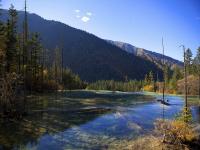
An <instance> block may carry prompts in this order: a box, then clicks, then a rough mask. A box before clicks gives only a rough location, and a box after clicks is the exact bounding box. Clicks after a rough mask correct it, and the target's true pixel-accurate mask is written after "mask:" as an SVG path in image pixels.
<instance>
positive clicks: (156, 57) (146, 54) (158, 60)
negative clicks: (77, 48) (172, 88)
mask: <svg viewBox="0 0 200 150" xmlns="http://www.w3.org/2000/svg"><path fill="white" fill-rule="evenodd" d="M107 41H108V42H109V43H111V44H113V45H115V46H117V47H119V48H121V49H123V50H124V51H126V52H128V53H131V54H134V55H135V56H139V57H141V58H144V59H146V60H149V61H151V62H154V63H155V64H156V65H157V66H159V67H161V64H162V58H163V55H162V54H159V53H156V52H152V51H149V50H146V49H143V48H138V47H135V46H133V45H131V44H128V43H124V42H118V41H111V40H107ZM164 59H165V62H166V64H167V65H168V66H169V67H170V68H173V67H174V65H177V66H179V67H183V62H181V61H178V60H176V59H173V58H171V57H168V56H164Z"/></svg>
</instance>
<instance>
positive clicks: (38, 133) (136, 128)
mask: <svg viewBox="0 0 200 150" xmlns="http://www.w3.org/2000/svg"><path fill="white" fill-rule="evenodd" d="M157 98H159V96H157V95H152V94H151V95H150V94H144V93H122V92H109V91H98V92H95V91H72V92H63V93H57V94H49V95H43V96H37V97H29V98H28V101H29V104H28V106H27V110H28V115H27V116H25V117H24V119H23V120H21V121H14V120H13V121H8V120H7V121H6V120H0V149H39V150H44V149H48V150H51V149H52V150H54V149H55V150H59V149H76V150H77V149H106V148H107V146H108V145H109V143H111V142H114V141H115V140H120V139H123V140H124V139H127V140H129V139H132V138H136V137H138V136H140V135H143V134H147V133H149V132H151V131H152V129H153V127H154V125H153V123H154V121H155V120H156V119H158V118H163V117H164V118H169V119H170V118H174V117H175V116H176V115H177V114H178V113H179V112H180V110H181V109H182V106H183V100H182V98H181V97H177V96H167V99H168V100H169V103H170V104H171V105H170V106H163V105H161V104H160V103H158V102H157V101H156V99H157ZM192 113H193V116H194V120H195V121H197V122H198V121H200V117H199V110H198V109H196V108H195V107H192Z"/></svg>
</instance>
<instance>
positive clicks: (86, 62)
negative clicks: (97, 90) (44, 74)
mask: <svg viewBox="0 0 200 150" xmlns="http://www.w3.org/2000/svg"><path fill="white" fill-rule="evenodd" d="M7 18H8V11H7V10H3V11H2V15H1V19H2V20H4V21H6V20H7ZM23 20H24V12H21V11H19V12H18V31H20V32H22V27H23ZM28 26H29V32H38V33H39V34H40V36H41V40H42V44H43V45H44V46H45V48H47V49H48V50H49V58H50V61H51V57H53V55H54V53H53V52H54V51H53V50H54V49H55V48H56V46H59V47H60V48H63V55H64V62H63V63H64V67H69V68H70V69H71V70H72V71H73V72H74V73H77V74H79V76H80V77H81V79H83V80H86V81H88V82H92V81H96V80H111V79H114V80H125V79H144V77H145V74H147V73H149V72H150V71H153V72H154V73H155V74H157V73H158V75H159V78H162V71H161V69H159V67H158V66H157V65H155V64H154V63H153V62H151V61H149V60H146V59H143V58H141V57H138V56H135V55H132V54H130V53H127V52H125V51H123V50H121V48H119V47H117V46H114V45H112V44H109V43H108V42H106V41H105V40H103V39H100V38H98V37H96V36H95V35H92V34H89V33H87V32H84V31H81V30H78V29H75V28H72V27H70V26H68V25H66V24H63V23H61V22H57V21H50V20H45V19H43V18H42V17H40V16H38V15H36V14H28Z"/></svg>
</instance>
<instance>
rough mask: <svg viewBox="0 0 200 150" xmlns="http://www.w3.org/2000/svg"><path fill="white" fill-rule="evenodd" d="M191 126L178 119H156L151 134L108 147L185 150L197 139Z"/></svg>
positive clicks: (133, 149) (140, 149)
mask: <svg viewBox="0 0 200 150" xmlns="http://www.w3.org/2000/svg"><path fill="white" fill-rule="evenodd" d="M192 129H193V128H192V126H191V125H189V124H187V123H185V122H184V121H180V120H173V121H169V120H166V121H163V120H158V121H157V122H156V124H155V131H154V132H153V134H152V135H148V136H144V137H140V138H138V139H136V140H130V141H126V140H123V141H117V142H114V143H112V144H111V145H110V147H109V148H108V149H111V150H112V149H113V150H114V149H116V150H187V149H191V147H190V145H192V143H193V142H194V141H197V135H196V133H195V132H194V130H192Z"/></svg>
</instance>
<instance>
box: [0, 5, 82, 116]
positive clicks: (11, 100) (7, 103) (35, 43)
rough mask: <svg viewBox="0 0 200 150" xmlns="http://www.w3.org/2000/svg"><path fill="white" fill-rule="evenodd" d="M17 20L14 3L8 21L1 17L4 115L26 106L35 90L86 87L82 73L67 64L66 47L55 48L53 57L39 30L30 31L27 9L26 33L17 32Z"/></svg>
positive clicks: (0, 94)
mask: <svg viewBox="0 0 200 150" xmlns="http://www.w3.org/2000/svg"><path fill="white" fill-rule="evenodd" d="M17 21H18V17H17V11H16V10H15V9H14V6H13V5H11V7H10V9H9V19H8V20H7V22H6V23H5V22H2V21H0V107H1V108H2V109H1V111H2V112H3V114H4V115H8V114H12V115H15V114H16V113H18V109H20V110H23V108H22V107H24V105H25V104H24V103H26V96H27V95H29V94H32V93H33V92H34V93H35V92H48V91H54V90H56V91H57V90H63V89H70V90H71V89H82V88H85V86H86V84H85V83H84V82H82V81H81V79H80V78H79V77H78V75H75V74H73V73H72V71H70V70H69V69H67V68H63V50H62V48H60V47H56V48H55V50H54V55H53V57H51V58H52V59H53V61H52V60H50V59H49V58H50V56H49V50H47V49H45V48H44V47H43V45H42V44H41V38H40V36H39V34H38V33H29V32H28V22H27V14H26V11H25V17H24V24H23V32H22V33H18V32H17ZM19 104H21V106H22V107H19ZM0 113H1V112H0Z"/></svg>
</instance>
